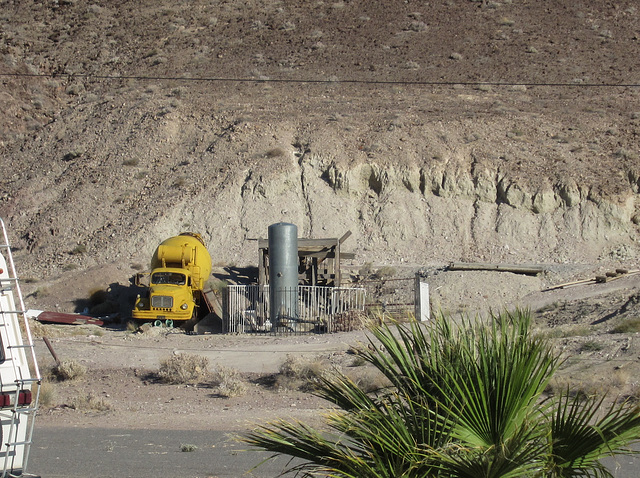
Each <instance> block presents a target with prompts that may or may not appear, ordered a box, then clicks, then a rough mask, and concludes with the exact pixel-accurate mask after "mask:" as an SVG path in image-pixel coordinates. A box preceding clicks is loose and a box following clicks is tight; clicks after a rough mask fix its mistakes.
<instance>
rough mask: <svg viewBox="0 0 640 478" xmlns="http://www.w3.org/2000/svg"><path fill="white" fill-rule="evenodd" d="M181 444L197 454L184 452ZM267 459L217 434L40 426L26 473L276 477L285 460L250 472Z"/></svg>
mask: <svg viewBox="0 0 640 478" xmlns="http://www.w3.org/2000/svg"><path fill="white" fill-rule="evenodd" d="M182 445H195V446H196V447H197V449H196V450H195V451H192V452H184V451H181V447H182ZM266 456H267V455H266V454H264V453H260V452H256V451H246V447H245V446H244V445H243V444H241V443H237V442H235V441H234V440H233V439H232V438H231V437H230V436H229V434H227V433H225V432H219V431H167V430H118V429H113V430H111V429H95V428H50V427H41V428H39V429H37V430H36V434H35V437H34V444H33V447H32V449H31V455H30V458H29V468H28V471H29V472H31V473H36V474H39V475H42V478H112V477H113V478H115V477H118V478H126V477H138V478H139V477H145V478H147V477H151V476H158V477H160V476H162V477H174V476H175V477H178V476H179V477H180V478H267V477H275V476H278V475H279V473H280V472H281V471H282V468H283V466H284V465H285V464H286V460H285V459H284V458H279V459H277V460H276V463H265V464H264V465H262V466H260V467H259V468H258V469H257V470H254V471H253V472H251V473H247V472H248V471H249V470H251V469H252V467H254V466H255V465H256V464H258V463H260V461H261V460H262V459H264V457H266ZM286 476H292V475H286Z"/></svg>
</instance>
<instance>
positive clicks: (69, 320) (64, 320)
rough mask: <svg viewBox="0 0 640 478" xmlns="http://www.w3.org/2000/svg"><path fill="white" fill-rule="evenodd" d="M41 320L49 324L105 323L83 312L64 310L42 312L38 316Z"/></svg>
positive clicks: (38, 319)
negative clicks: (70, 312) (72, 312)
mask: <svg viewBox="0 0 640 478" xmlns="http://www.w3.org/2000/svg"><path fill="white" fill-rule="evenodd" d="M36 320H37V321H39V322H47V323H49V324H71V325H83V324H93V325H104V322H103V321H102V320H100V319H95V318H93V317H89V316H87V315H81V314H67V313H64V312H47V311H44V312H41V313H40V314H38V316H37V317H36Z"/></svg>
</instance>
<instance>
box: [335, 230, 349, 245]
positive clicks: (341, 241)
mask: <svg viewBox="0 0 640 478" xmlns="http://www.w3.org/2000/svg"><path fill="white" fill-rule="evenodd" d="M350 236H351V231H347V232H345V233H344V234H343V235H342V237H341V238H340V239H338V242H339V243H340V244H342V243H343V242H344V241H346V240H347V239H349V237H350Z"/></svg>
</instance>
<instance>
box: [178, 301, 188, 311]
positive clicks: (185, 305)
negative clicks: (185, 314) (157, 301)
mask: <svg viewBox="0 0 640 478" xmlns="http://www.w3.org/2000/svg"><path fill="white" fill-rule="evenodd" d="M188 307H189V306H188V305H187V303H186V302H185V303H184V304H182V305H181V306H180V308H181V309H182V310H187V308H188Z"/></svg>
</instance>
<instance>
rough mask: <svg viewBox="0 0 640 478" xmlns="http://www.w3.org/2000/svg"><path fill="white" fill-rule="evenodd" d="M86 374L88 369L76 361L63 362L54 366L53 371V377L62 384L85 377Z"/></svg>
mask: <svg viewBox="0 0 640 478" xmlns="http://www.w3.org/2000/svg"><path fill="white" fill-rule="evenodd" d="M86 373H87V367H85V366H84V365H82V364H80V363H78V362H76V361H75V360H63V361H62V362H60V363H59V364H56V365H54V366H53V368H52V369H51V375H53V377H55V378H56V380H58V381H60V382H64V381H66V380H75V379H76V378H80V377H84V375H85V374H86Z"/></svg>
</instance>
